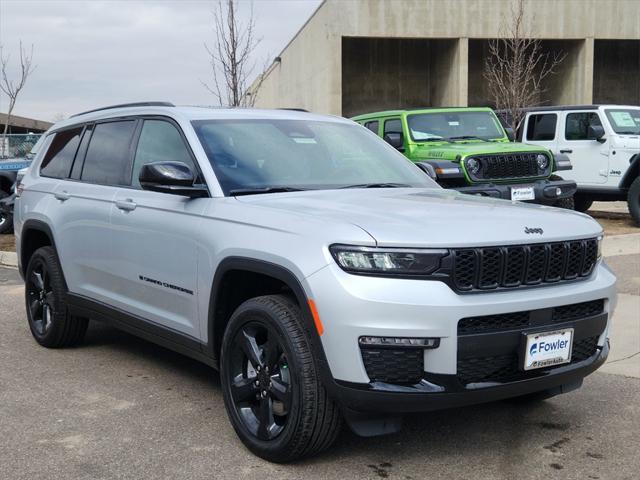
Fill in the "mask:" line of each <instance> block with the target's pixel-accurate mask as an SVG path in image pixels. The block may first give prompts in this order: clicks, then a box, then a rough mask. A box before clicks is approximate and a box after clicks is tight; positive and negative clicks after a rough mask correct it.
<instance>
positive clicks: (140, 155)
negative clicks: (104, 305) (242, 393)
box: [110, 117, 207, 339]
mask: <svg viewBox="0 0 640 480" xmlns="http://www.w3.org/2000/svg"><path fill="white" fill-rule="evenodd" d="M137 137H138V138H137V142H136V146H135V148H134V151H133V159H134V160H133V168H132V172H130V173H129V176H128V180H127V184H128V185H127V186H126V187H122V188H119V189H118V190H117V192H116V195H115V199H114V205H113V208H112V210H111V222H112V224H113V232H114V235H113V245H112V248H111V255H110V258H111V262H112V264H113V267H114V268H113V275H114V283H113V302H114V305H115V306H117V307H119V308H121V309H122V310H124V311H126V312H128V313H130V314H133V315H136V316H139V317H143V318H144V319H145V320H148V321H151V322H152V323H155V324H157V325H160V326H162V327H165V328H168V329H170V330H173V331H177V332H180V333H182V334H185V335H188V336H190V337H193V338H194V339H199V338H200V328H199V324H198V321H197V318H198V308H197V293H198V292H197V284H196V278H197V272H198V239H199V238H200V236H201V234H200V228H201V214H202V212H203V211H204V207H205V205H206V202H207V199H190V198H187V197H184V196H180V195H172V194H168V193H160V192H152V191H146V190H142V189H141V187H140V183H139V181H138V175H139V172H140V169H141V168H142V166H143V165H144V164H146V163H152V162H161V161H178V162H183V163H186V164H187V165H188V166H189V167H191V169H192V170H193V171H194V172H198V171H199V170H198V168H197V166H196V162H195V160H194V156H193V154H192V152H191V150H190V149H189V147H188V144H187V142H186V141H185V139H184V136H183V135H182V132H181V130H180V129H179V127H178V125H177V124H175V123H174V122H173V121H171V120H170V119H167V118H158V117H154V118H145V119H142V120H141V124H140V127H139V133H138V134H137Z"/></svg>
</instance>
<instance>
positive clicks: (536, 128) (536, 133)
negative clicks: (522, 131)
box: [527, 113, 558, 140]
mask: <svg viewBox="0 0 640 480" xmlns="http://www.w3.org/2000/svg"><path fill="white" fill-rule="evenodd" d="M557 123H558V115H556V114H555V113H541V114H539V115H531V116H530V117H529V123H528V124H527V140H553V139H554V138H556V124H557Z"/></svg>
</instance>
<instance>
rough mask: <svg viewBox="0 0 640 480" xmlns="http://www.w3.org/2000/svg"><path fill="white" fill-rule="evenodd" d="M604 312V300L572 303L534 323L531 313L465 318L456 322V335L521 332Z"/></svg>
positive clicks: (556, 308) (553, 310) (554, 310)
mask: <svg viewBox="0 0 640 480" xmlns="http://www.w3.org/2000/svg"><path fill="white" fill-rule="evenodd" d="M603 312H604V300H603V299H600V300H592V301H589V302H582V303H573V304H571V305H563V306H560V307H555V308H553V309H552V312H551V315H550V316H549V318H548V319H546V318H545V319H544V320H543V321H537V322H535V323H534V321H533V318H532V315H531V313H532V311H524V312H510V313H501V314H496V315H483V316H479V317H467V318H463V319H462V320H460V321H459V322H458V335H475V334H478V333H489V332H506V331H509V330H522V329H525V328H528V327H534V326H535V327H538V326H543V325H552V324H554V323H560V322H567V321H571V320H579V319H583V318H587V317H592V316H594V315H600V314H601V313H603Z"/></svg>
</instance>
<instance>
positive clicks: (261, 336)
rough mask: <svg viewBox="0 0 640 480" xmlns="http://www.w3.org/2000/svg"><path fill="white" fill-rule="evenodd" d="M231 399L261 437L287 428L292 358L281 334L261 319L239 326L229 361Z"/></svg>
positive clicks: (242, 417)
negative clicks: (289, 359) (286, 351)
mask: <svg viewBox="0 0 640 480" xmlns="http://www.w3.org/2000/svg"><path fill="white" fill-rule="evenodd" d="M227 374H228V383H229V391H230V396H231V400H232V402H233V406H234V408H235V410H236V413H237V415H238V417H239V418H240V420H241V422H242V423H243V425H244V426H245V428H246V429H247V430H248V431H249V432H250V433H251V434H252V435H254V436H256V437H257V438H258V439H260V440H265V441H267V440H273V439H274V438H276V437H277V436H278V435H280V433H282V431H283V430H284V428H285V426H286V424H287V421H288V419H289V416H290V412H291V407H292V399H293V396H292V393H291V392H292V383H291V379H292V376H291V372H290V369H289V362H288V361H287V356H286V354H285V351H284V348H283V346H282V342H281V340H280V337H279V336H278V334H277V333H276V332H275V331H274V330H273V329H272V328H271V327H269V326H267V325H264V324H262V323H256V322H253V323H248V324H246V325H244V326H243V327H242V328H241V329H240V330H238V331H237V332H236V334H235V336H234V338H233V342H232V345H231V352H230V359H229V362H228V364H227Z"/></svg>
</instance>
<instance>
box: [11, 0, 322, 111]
mask: <svg viewBox="0 0 640 480" xmlns="http://www.w3.org/2000/svg"><path fill="white" fill-rule="evenodd" d="M252 3H253V12H254V20H255V23H256V36H257V37H260V38H262V41H261V42H260V44H259V45H258V47H257V48H256V50H255V55H254V60H255V62H256V72H255V73H257V72H258V70H259V69H260V68H261V67H262V66H263V65H264V64H265V62H266V61H267V60H268V61H271V60H273V58H275V57H276V56H278V54H279V53H280V52H281V51H282V49H283V48H284V47H285V46H286V44H287V43H288V42H289V40H290V39H291V38H292V37H293V35H295V33H296V32H297V31H298V30H299V29H300V27H302V25H303V24H304V23H305V22H306V20H307V19H308V18H309V17H310V16H311V14H312V13H313V12H314V11H315V9H316V8H317V7H318V5H319V4H320V3H321V0H254V1H253V2H251V1H249V0H239V5H240V6H239V8H240V13H241V15H242V18H243V19H247V18H248V17H249V14H250V11H251V5H252ZM215 6H216V3H215V1H214V0H66V1H59V0H48V1H47V0H44V1H35V0H0V44H1V45H2V46H3V49H4V54H5V56H6V55H7V54H10V55H11V58H10V63H9V65H10V69H9V72H10V74H11V73H13V72H16V67H17V66H18V52H19V41H20V40H22V42H23V44H24V45H25V46H27V47H29V48H30V47H31V45H33V49H34V54H33V63H34V64H35V65H36V69H35V71H34V72H33V74H32V75H31V76H30V77H29V79H28V82H27V84H26V86H25V88H24V90H23V91H22V92H21V94H20V96H19V97H18V101H17V104H16V107H15V109H14V112H13V113H14V114H16V115H21V116H25V117H30V118H36V119H39V120H46V121H53V120H55V119H59V118H60V117H62V116H65V117H66V116H68V115H71V114H73V113H78V112H81V111H83V110H89V109H92V108H96V107H100V106H106V105H113V104H118V103H125V102H136V101H150V100H166V101H171V102H173V103H175V104H176V105H214V104H215V103H216V99H215V97H214V96H213V95H212V94H211V93H209V92H208V91H207V90H206V89H205V88H204V87H203V85H202V82H203V81H205V82H206V81H210V80H211V67H210V64H209V58H208V56H207V52H206V50H205V47H204V44H205V42H207V43H208V44H209V45H214V32H213V17H212V12H213V9H214V8H215ZM0 95H1V94H0ZM6 110H7V98H6V97H4V96H0V112H5V113H6Z"/></svg>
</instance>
